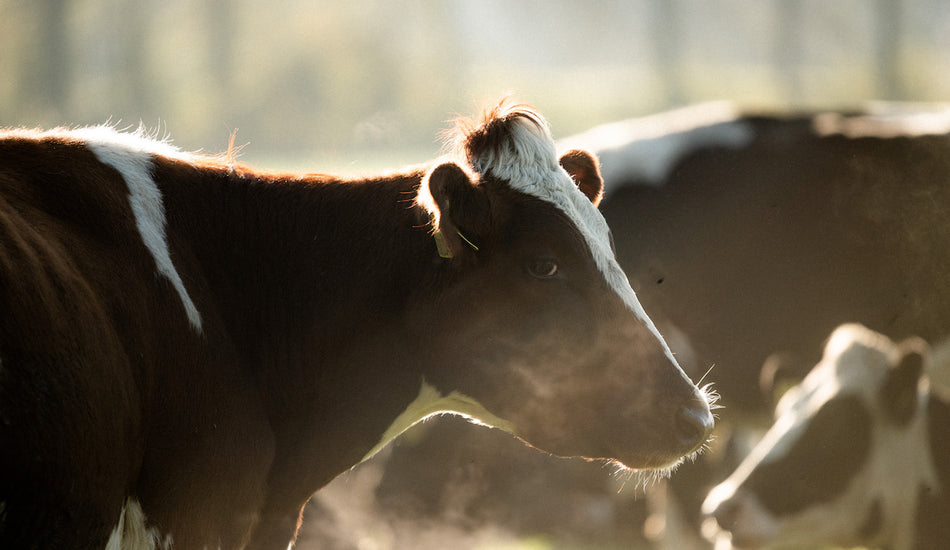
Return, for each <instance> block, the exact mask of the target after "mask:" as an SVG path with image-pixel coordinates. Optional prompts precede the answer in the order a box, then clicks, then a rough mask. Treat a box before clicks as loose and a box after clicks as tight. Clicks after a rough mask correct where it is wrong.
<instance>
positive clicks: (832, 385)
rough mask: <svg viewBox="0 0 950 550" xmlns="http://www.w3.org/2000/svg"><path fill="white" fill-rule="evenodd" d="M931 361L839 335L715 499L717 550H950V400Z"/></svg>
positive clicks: (910, 347) (906, 346) (917, 352)
mask: <svg viewBox="0 0 950 550" xmlns="http://www.w3.org/2000/svg"><path fill="white" fill-rule="evenodd" d="M927 353H928V350H927V346H926V344H924V343H923V341H922V340H919V339H909V340H907V341H905V342H903V343H902V344H900V345H898V344H895V343H894V342H893V341H891V340H890V339H888V338H887V337H885V336H883V335H881V334H879V333H876V332H872V331H870V330H868V329H867V328H865V327H863V326H861V325H853V324H852V325H844V326H842V327H839V328H838V329H837V330H836V331H835V332H834V333H833V334H832V336H831V338H830V339H829V341H828V344H827V346H826V348H825V353H824V357H823V359H822V361H821V362H820V363H819V364H818V365H817V366H815V368H814V369H812V371H811V372H810V373H809V374H808V375H807V376H806V377H805V379H804V380H803V381H802V382H801V383H800V384H799V385H797V386H795V387H794V388H792V389H791V390H789V391H788V392H787V393H786V394H785V395H784V396H783V397H782V399H781V401H780V402H779V404H778V407H777V408H776V419H775V423H774V424H773V425H772V427H771V428H770V429H769V431H768V432H767V433H766V435H765V436H764V438H763V439H762V440H761V441H760V442H759V444H758V445H757V446H756V447H755V448H754V449H753V451H752V453H751V454H750V455H749V456H748V457H747V458H746V459H745V460H744V461H743V462H742V464H741V465H740V466H739V467H738V469H736V471H735V472H734V473H733V474H732V475H731V476H730V477H729V478H728V479H727V480H726V481H724V482H722V483H721V484H719V485H718V486H716V487H715V488H714V489H713V490H712V491H711V492H710V493H709V496H708V498H707V499H706V502H705V503H704V505H703V508H704V511H705V512H706V513H707V514H709V515H710V518H711V521H710V522H709V524H708V527H709V529H708V534H709V535H710V536H711V537H712V538H716V539H718V542H717V546H716V548H717V549H718V548H727V547H729V544H730V542H731V545H732V546H733V547H738V548H758V547H761V546H773V545H774V546H784V545H805V544H836V545H842V546H855V545H862V546H871V547H875V548H888V549H891V550H910V549H917V550H926V549H934V550H936V549H942V548H947V545H948V543H950V492H948V491H950V396H948V395H946V394H941V393H939V392H938V391H937V389H936V388H932V387H931V385H930V380H929V376H928V373H927V372H926V370H925V366H924V365H925V363H926V362H927V359H926V357H927ZM704 530H705V529H704Z"/></svg>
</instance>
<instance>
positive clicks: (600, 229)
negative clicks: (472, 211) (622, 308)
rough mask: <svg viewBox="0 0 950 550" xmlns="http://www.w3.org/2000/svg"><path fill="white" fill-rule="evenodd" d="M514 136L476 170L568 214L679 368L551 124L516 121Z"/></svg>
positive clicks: (614, 284) (608, 277)
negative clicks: (562, 157) (566, 164)
mask: <svg viewBox="0 0 950 550" xmlns="http://www.w3.org/2000/svg"><path fill="white" fill-rule="evenodd" d="M511 132H512V147H511V148H510V149H506V150H505V151H504V152H503V153H502V154H499V155H497V156H496V155H493V154H487V155H484V156H483V157H482V158H480V159H479V162H478V164H477V165H476V166H475V168H476V170H477V171H478V172H481V173H486V172H488V171H490V172H491V173H492V174H493V175H494V176H496V177H498V178H501V179H504V180H507V181H508V183H509V185H510V186H511V188H512V189H514V190H516V191H520V192H522V193H525V194H527V195H531V196H533V197H536V198H539V199H541V200H544V201H546V202H549V203H551V204H552V205H554V206H555V207H557V208H558V209H560V210H561V211H562V212H564V214H566V215H567V217H568V219H570V220H571V221H572V222H573V223H574V225H575V226H576V227H577V229H578V231H580V233H581V235H582V236H583V237H584V240H585V242H586V243H587V246H588V248H589V249H590V252H591V255H592V256H593V258H594V262H595V263H596V264H597V267H598V269H599V270H600V272H601V273H602V274H603V276H604V279H606V281H607V284H608V285H609V286H610V288H611V289H613V291H614V292H616V293H617V295H618V296H619V297H620V298H621V299H622V300H623V302H624V304H626V306H627V308H628V309H629V310H630V311H632V312H633V314H634V315H636V316H637V318H638V319H640V320H641V321H642V322H643V323H644V324H645V325H646V326H647V328H648V329H649V330H650V332H651V333H653V335H654V336H655V337H656V339H657V340H659V342H660V344H661V345H662V346H663V350H664V352H665V353H666V355H667V357H669V359H670V361H672V362H673V364H674V365H677V366H679V363H678V362H677V361H676V358H675V357H674V356H673V352H672V351H671V350H670V347H669V346H668V345H667V343H666V340H664V339H663V336H662V335H661V334H660V331H659V330H657V328H656V325H655V324H654V323H653V321H652V320H651V319H650V317H649V316H648V315H647V313H646V311H644V309H643V306H642V305H641V304H640V300H639V299H637V295H636V293H635V292H634V291H633V287H631V286H630V281H629V280H628V279H627V275H626V274H625V273H624V272H623V269H621V268H620V264H619V263H617V259H616V258H615V257H614V253H613V248H612V247H611V245H610V229H609V228H608V227H607V221H606V220H605V219H604V217H603V215H602V214H601V213H600V211H599V210H597V207H595V206H594V205H593V203H591V201H590V199H588V198H587V197H586V196H585V195H584V193H582V192H581V190H580V189H578V188H577V185H575V184H574V181H573V180H572V179H571V176H569V175H568V173H567V172H566V171H565V170H564V169H563V168H562V167H561V166H560V165H559V164H558V161H557V153H556V151H555V149H554V140H553V138H552V137H551V133H550V131H549V130H548V128H547V125H546V124H545V125H543V126H539V125H537V124H535V123H534V122H533V121H531V120H528V119H525V118H516V119H514V120H513V122H512V128H511Z"/></svg>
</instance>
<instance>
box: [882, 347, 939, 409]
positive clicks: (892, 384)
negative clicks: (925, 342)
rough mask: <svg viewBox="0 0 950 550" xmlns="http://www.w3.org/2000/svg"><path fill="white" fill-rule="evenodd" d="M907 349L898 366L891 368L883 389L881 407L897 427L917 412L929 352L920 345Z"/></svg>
mask: <svg viewBox="0 0 950 550" xmlns="http://www.w3.org/2000/svg"><path fill="white" fill-rule="evenodd" d="M902 347H904V348H906V349H905V351H904V355H903V356H902V357H901V359H900V362H898V363H897V365H895V366H893V367H891V369H890V371H888V373H887V377H886V378H885V379H884V385H883V386H882V387H881V394H880V398H881V405H882V406H883V408H884V412H885V413H886V414H887V417H888V418H889V419H890V420H891V421H893V422H894V423H895V424H897V425H904V424H907V423H908V422H910V421H911V419H913V417H914V413H915V412H916V411H917V387H918V385H919V383H920V378H921V376H923V374H924V358H925V356H926V353H927V350H926V348H925V347H923V346H921V345H920V344H917V343H915V344H914V345H912V346H907V345H906V344H905V346H902Z"/></svg>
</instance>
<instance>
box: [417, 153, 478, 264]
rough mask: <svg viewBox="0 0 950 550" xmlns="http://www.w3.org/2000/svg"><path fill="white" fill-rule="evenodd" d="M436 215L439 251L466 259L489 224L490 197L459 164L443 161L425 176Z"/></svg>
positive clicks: (440, 253)
mask: <svg viewBox="0 0 950 550" xmlns="http://www.w3.org/2000/svg"><path fill="white" fill-rule="evenodd" d="M425 185H427V186H428V189H429V194H430V195H432V201H433V202H434V203H435V204H434V206H435V207H436V208H437V209H438V215H437V217H436V219H435V220H434V221H433V223H434V224H436V227H435V230H436V235H435V238H436V243H437V245H438V247H439V255H441V256H442V257H444V258H457V259H458V260H460V261H462V262H465V261H470V260H474V259H475V257H476V256H475V255H476V253H477V252H478V241H479V237H480V236H482V235H485V234H486V232H487V229H488V224H489V219H490V217H489V200H488V196H487V195H486V192H485V190H484V189H483V188H482V187H481V186H480V185H478V184H476V183H475V182H473V181H472V178H471V177H470V176H469V175H468V173H467V172H465V170H463V169H462V168H461V167H460V166H459V165H457V164H455V163H454V162H446V163H444V164H440V165H439V166H436V167H435V168H434V169H433V170H432V171H431V172H429V175H428V176H426V182H425Z"/></svg>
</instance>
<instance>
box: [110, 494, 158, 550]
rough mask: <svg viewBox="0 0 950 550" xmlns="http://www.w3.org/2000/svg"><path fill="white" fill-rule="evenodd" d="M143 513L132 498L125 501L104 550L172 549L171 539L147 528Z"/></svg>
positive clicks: (152, 528)
mask: <svg viewBox="0 0 950 550" xmlns="http://www.w3.org/2000/svg"><path fill="white" fill-rule="evenodd" d="M145 519H146V518H145V512H143V511H142V506H141V505H140V504H139V502H138V501H137V500H135V499H134V498H129V499H128V500H126V501H125V506H123V507H122V512H120V513H119V521H118V523H116V526H115V528H114V529H112V533H111V534H110V535H109V540H108V542H106V549H105V550H168V549H170V548H171V547H172V543H173V541H172V537H171V535H167V536H165V537H162V536H161V533H159V532H158V529H156V528H154V527H148V526H146V523H145Z"/></svg>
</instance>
